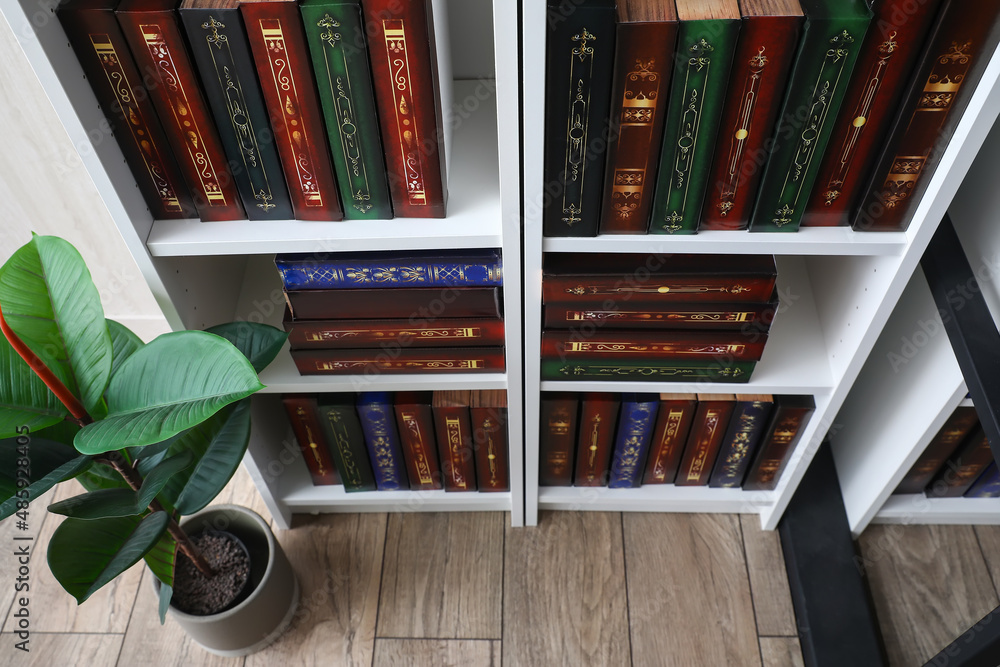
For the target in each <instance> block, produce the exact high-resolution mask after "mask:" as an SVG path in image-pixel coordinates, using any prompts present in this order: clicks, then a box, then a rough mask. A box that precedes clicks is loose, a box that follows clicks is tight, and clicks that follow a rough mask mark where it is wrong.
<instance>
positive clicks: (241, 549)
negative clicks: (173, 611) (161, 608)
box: [171, 530, 251, 616]
mask: <svg viewBox="0 0 1000 667" xmlns="http://www.w3.org/2000/svg"><path fill="white" fill-rule="evenodd" d="M191 541H192V542H194V545H195V547H196V548H197V549H198V551H200V552H201V555H202V556H204V558H205V560H206V561H208V563H209V565H211V566H212V567H213V568H214V569H215V571H216V573H217V574H216V575H215V576H214V577H206V576H205V575H203V574H202V573H201V572H199V571H198V568H196V567H195V565H194V563H192V562H191V560H190V559H189V558H188V557H187V556H185V555H184V554H183V553H180V552H178V556H177V565H176V572H175V574H174V591H173V596H172V598H171V605H172V606H174V607H176V608H177V609H178V610H180V611H183V612H185V613H187V614H193V615H196V616H207V615H209V614H217V613H219V612H222V611H225V610H226V609H230V608H232V607H234V606H236V605H237V604H239V603H240V602H242V601H243V600H244V599H245V598H246V596H247V595H249V593H250V589H251V587H250V586H247V583H248V582H249V579H250V555H249V554H248V553H247V549H246V547H245V546H244V545H243V543H242V542H241V541H240V540H239V538H237V537H236V536H235V535H233V534H232V533H227V532H225V531H220V530H206V531H204V532H202V533H199V534H197V535H194V536H192V538H191Z"/></svg>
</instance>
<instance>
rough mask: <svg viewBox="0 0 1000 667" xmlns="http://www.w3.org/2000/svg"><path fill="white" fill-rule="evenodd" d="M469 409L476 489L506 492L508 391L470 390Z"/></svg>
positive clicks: (507, 485) (507, 476)
mask: <svg viewBox="0 0 1000 667" xmlns="http://www.w3.org/2000/svg"><path fill="white" fill-rule="evenodd" d="M469 412H470V413H471V415H472V443H473V448H474V450H475V458H476V479H477V480H478V483H479V490H480V491H509V490H510V481H509V478H510V464H509V462H508V461H509V458H508V455H507V392H506V391H504V390H503V389H493V390H481V391H474V392H472V403H471V405H470V407H469Z"/></svg>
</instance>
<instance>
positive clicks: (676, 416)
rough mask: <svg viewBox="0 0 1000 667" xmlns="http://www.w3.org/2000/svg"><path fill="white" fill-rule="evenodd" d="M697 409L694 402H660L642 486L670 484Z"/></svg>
mask: <svg viewBox="0 0 1000 667" xmlns="http://www.w3.org/2000/svg"><path fill="white" fill-rule="evenodd" d="M697 409H698V402H697V401H695V400H666V401H660V409H659V412H658V413H657V416H656V426H655V428H654V429H653V441H652V444H651V445H650V450H649V460H648V462H647V463H646V469H645V471H644V472H643V475H642V483H643V484H673V482H674V479H675V478H676V477H677V469H678V468H679V467H680V463H681V455H682V454H683V453H684V443H685V442H687V438H688V433H689V432H690V431H691V424H692V422H694V415H695V411H696V410H697Z"/></svg>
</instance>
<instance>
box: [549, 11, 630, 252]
mask: <svg viewBox="0 0 1000 667" xmlns="http://www.w3.org/2000/svg"><path fill="white" fill-rule="evenodd" d="M547 12H548V15H547V25H548V35H547V37H548V41H547V43H546V57H545V156H544V161H545V162H544V170H543V173H544V176H545V183H546V186H547V189H548V190H549V191H548V194H547V195H546V197H545V201H544V203H543V209H544V210H543V212H542V231H543V232H544V234H545V235H546V236H596V235H597V226H598V223H599V222H600V219H601V192H602V186H603V183H604V165H605V159H606V156H607V145H608V138H609V137H610V128H609V124H608V118H609V115H610V113H611V75H612V72H613V70H614V59H615V0H548V4H547Z"/></svg>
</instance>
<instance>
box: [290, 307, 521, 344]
mask: <svg viewBox="0 0 1000 667" xmlns="http://www.w3.org/2000/svg"><path fill="white" fill-rule="evenodd" d="M282 325H283V326H284V328H285V331H287V332H288V342H289V345H290V347H291V349H293V350H310V349H313V350H316V349H320V350H331V349H335V348H345V347H350V348H363V347H373V348H385V347H388V346H395V345H398V346H401V347H488V346H493V345H503V344H504V335H503V320H501V319H499V318H493V319H486V318H467V319H459V320H453V319H441V320H435V321H433V322H417V323H416V324H410V322H409V321H407V320H295V319H292V316H291V313H290V312H289V311H288V309H287V308H286V309H285V318H284V320H283V321H282Z"/></svg>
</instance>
